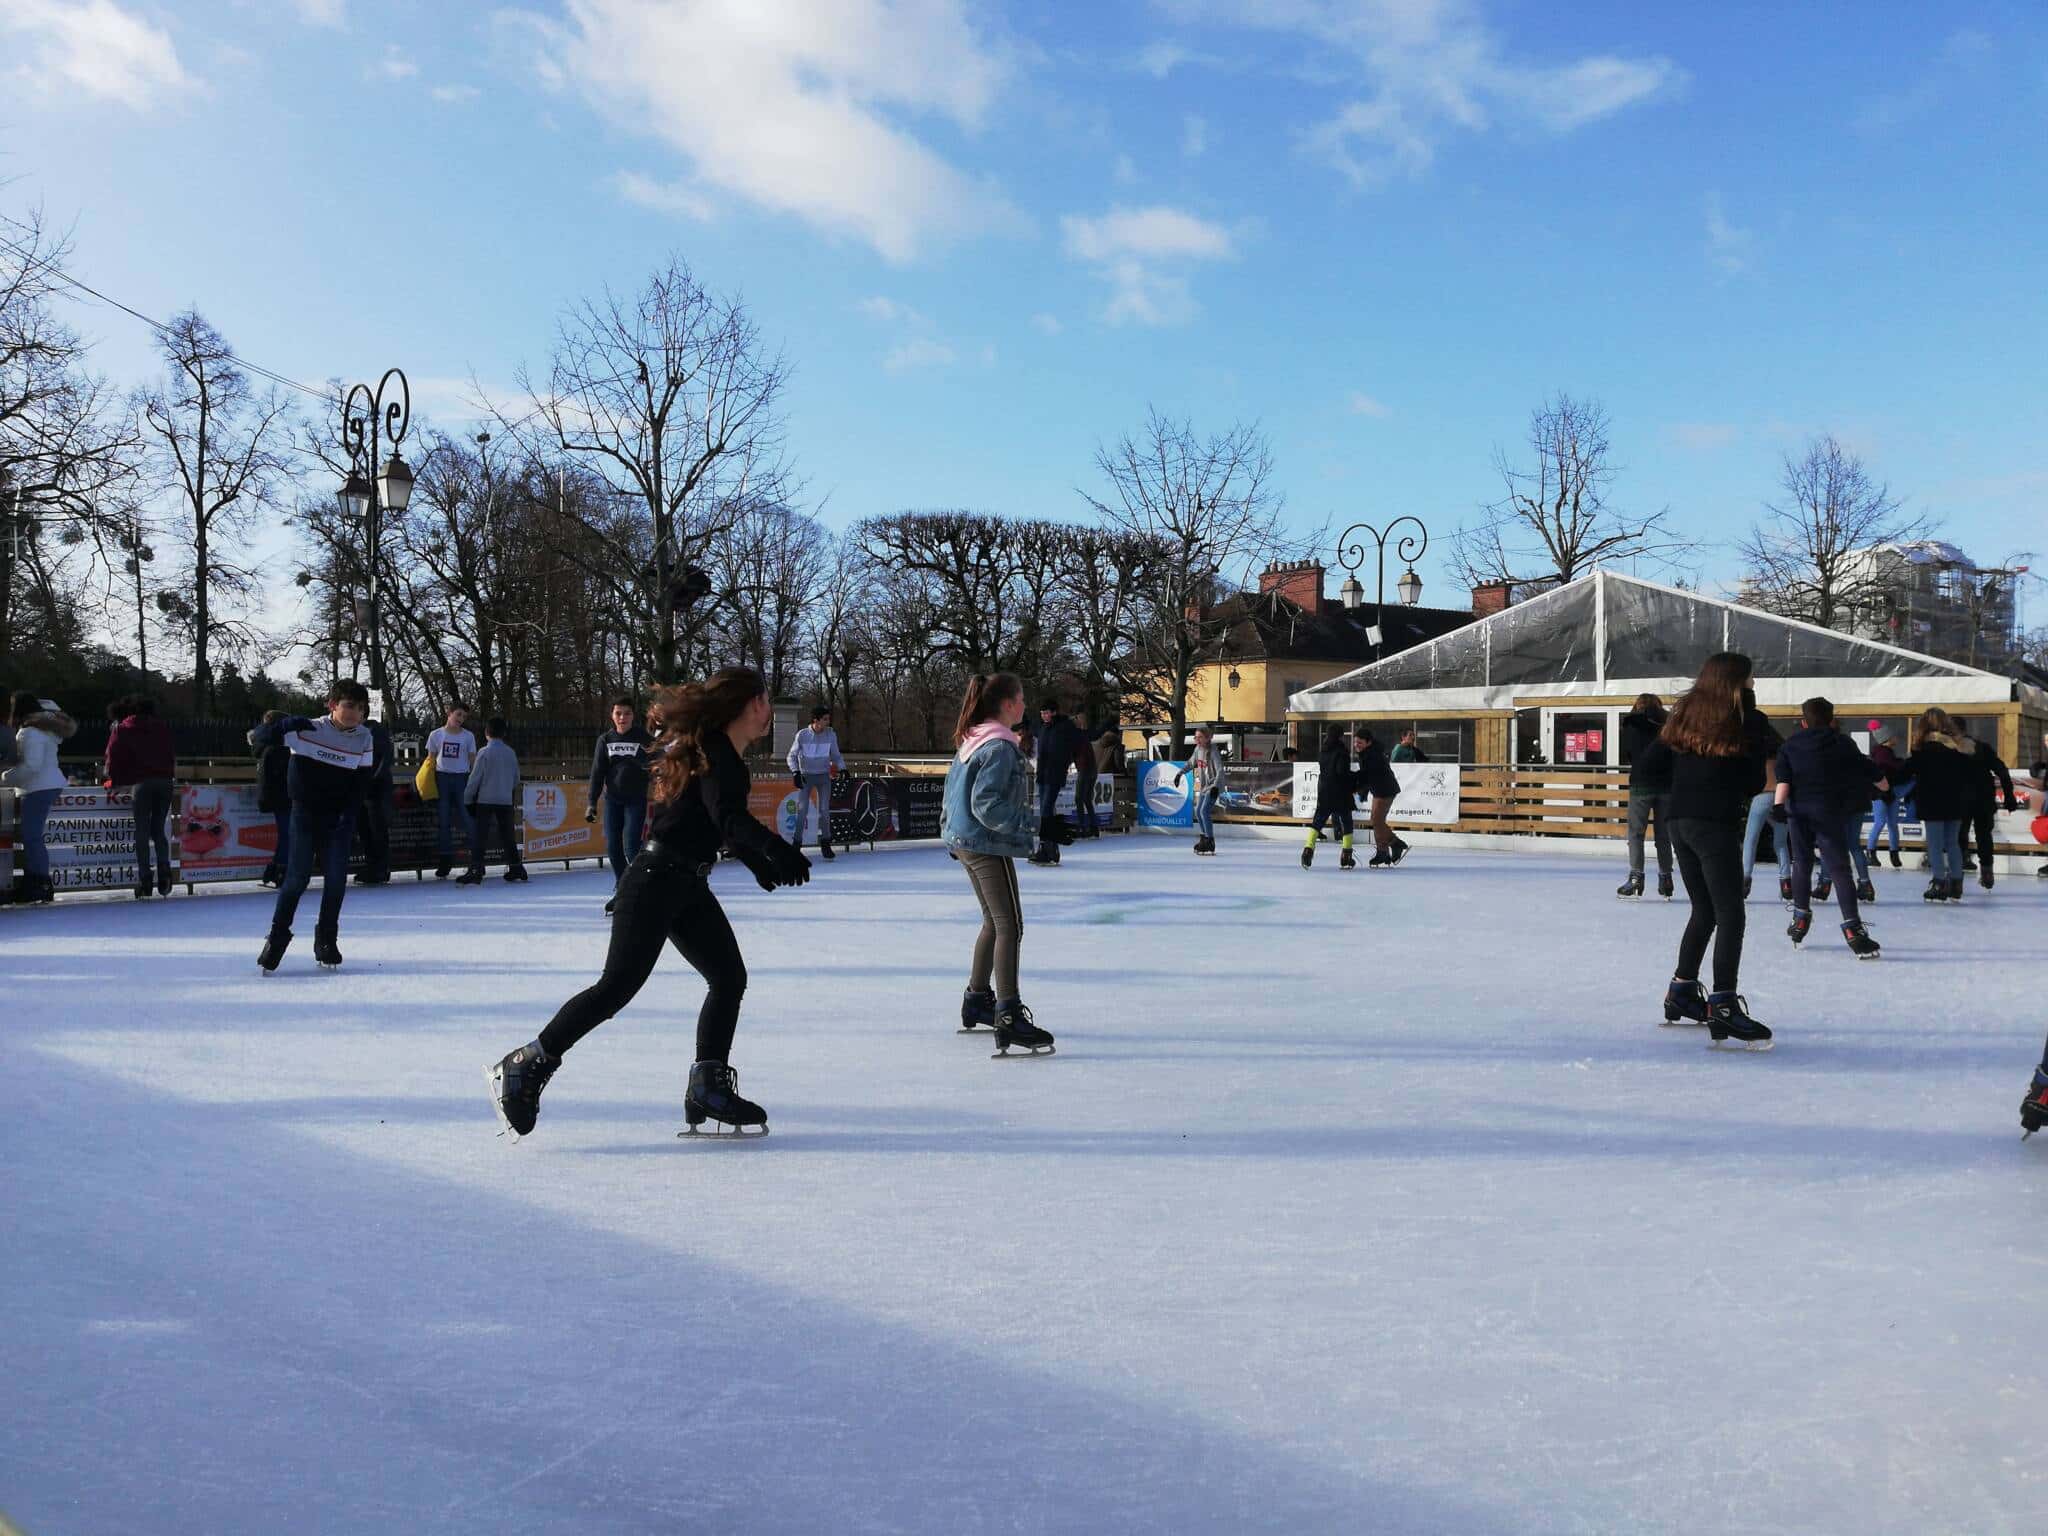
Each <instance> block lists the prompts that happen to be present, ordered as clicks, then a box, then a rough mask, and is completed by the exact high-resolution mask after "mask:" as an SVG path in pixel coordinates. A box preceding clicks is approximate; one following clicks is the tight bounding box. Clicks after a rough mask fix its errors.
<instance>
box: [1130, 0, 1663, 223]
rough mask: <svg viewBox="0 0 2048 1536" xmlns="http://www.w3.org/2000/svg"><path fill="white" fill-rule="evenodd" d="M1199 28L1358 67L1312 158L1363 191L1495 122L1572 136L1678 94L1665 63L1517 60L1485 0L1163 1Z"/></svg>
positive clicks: (1320, 130)
mask: <svg viewBox="0 0 2048 1536" xmlns="http://www.w3.org/2000/svg"><path fill="white" fill-rule="evenodd" d="M1164 3H1165V4H1166V6H1167V8H1168V9H1169V10H1170V11H1172V12H1174V13H1175V14H1177V15H1180V16H1182V17H1185V18H1186V19H1189V20H1205V21H1210V22H1216V23H1221V24H1223V25H1235V26H1241V27H1249V28H1258V29H1262V30H1268V31H1279V32H1286V33H1291V34H1295V35H1297V36H1301V37H1305V38H1307V39H1309V40H1310V41H1312V42H1314V43H1316V44H1317V45H1319V46H1320V47H1322V48H1324V49H1328V50H1331V52H1332V55H1333V56H1334V57H1335V58H1336V59H1338V60H1340V61H1347V62H1348V63H1349V65H1350V69H1349V71H1348V74H1349V78H1351V79H1352V80H1354V81H1355V82H1356V84H1357V85H1358V86H1359V87H1361V88H1362V90H1361V93H1360V94H1358V95H1356V96H1354V97H1353V98H1352V99H1351V100H1349V101H1346V102H1344V103H1342V104H1341V105H1340V106H1339V107H1338V108H1337V110H1336V111H1335V112H1334V113H1333V114H1332V115H1331V116H1330V117H1329V118H1327V119H1326V120H1325V121H1323V122H1322V123H1320V124H1318V125H1317V126H1316V127H1315V128H1313V129H1311V130H1310V131H1309V133H1308V134H1307V135H1306V137H1305V139H1304V147H1305V148H1307V149H1308V150H1309V152H1311V153H1312V154H1315V155H1317V156H1319V157H1321V158H1323V159H1325V160H1328V161H1329V162H1330V163H1331V164H1332V165H1334V166H1336V167H1337V169H1338V170H1340V171H1342V172H1343V173H1344V175H1346V176H1347V177H1349V178H1350V179H1351V180H1352V181H1353V182H1354V183H1355V184H1357V185H1359V186H1362V187H1370V186H1377V185H1381V184H1383V183H1385V182H1387V181H1389V180H1392V179H1393V178H1395V177H1397V176H1416V175H1419V174H1421V173H1422V172H1423V171H1424V170H1426V169H1427V168H1428V167H1429V165H1430V163H1431V162H1432V161H1433V160H1434V158H1435V156H1436V151H1437V147H1438V145H1439V144H1441V143H1442V142H1443V141H1444V140H1445V139H1446V138H1449V137H1450V136H1452V135H1453V134H1456V133H1483V132H1485V131H1487V130H1488V129H1490V128H1492V127H1493V126H1494V124H1495V120H1496V118H1498V119H1500V120H1503V121H1505V122H1508V123H1511V124H1521V125H1525V126H1528V127H1533V128H1536V129H1540V130H1543V131H1546V132H1550V133H1568V132H1570V131H1571V130H1573V129H1575V128H1579V127H1582V126H1584V125H1585V124H1587V123H1590V122H1594V121H1597V120H1598V119H1600V118H1603V117H1608V116H1611V115H1612V114H1614V113H1616V112H1620V111H1623V110H1625V109H1626V108H1629V107H1632V106H1636V105H1638V104H1639V103H1642V102H1646V101H1650V100H1652V99H1654V98H1656V97H1658V96H1660V95H1663V94H1665V93H1667V92H1668V91H1670V90H1672V89H1674V88H1676V86H1677V85H1678V84H1679V83H1680V81H1681V80H1682V79H1683V73H1682V72H1681V71H1680V70H1679V68H1678V66H1677V65H1676V64H1674V63H1673V62H1672V61H1671V60H1670V59H1667V58H1664V57H1662V56H1661V55H1652V56H1650V57H1646V58H1624V57H1621V56H1619V55H1615V54H1604V53H1603V54H1591V55H1587V56H1585V57H1582V58H1578V59H1573V60H1570V61H1568V62H1566V63H1563V64H1555V65H1545V64H1532V63H1527V62H1524V61H1521V60H1518V59H1514V58H1511V57H1509V56H1508V53H1507V51H1506V48H1505V46H1504V45H1503V43H1502V41H1501V39H1500V38H1499V37H1498V36H1497V35H1496V34H1495V33H1494V31H1493V30H1492V29H1491V28H1490V27H1488V26H1487V25H1486V23H1485V22H1484V20H1483V19H1482V18H1481V16H1480V14H1479V4H1478V0H1164Z"/></svg>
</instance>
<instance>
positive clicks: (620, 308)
mask: <svg viewBox="0 0 2048 1536" xmlns="http://www.w3.org/2000/svg"><path fill="white" fill-rule="evenodd" d="M788 374H789V370H788V365H787V364H786V363H785V362H784V361H783V359H782V357H781V356H780V355H775V356H770V355H768V354H767V353H766V352H765V351H764V349H763V346H762V342H761V338H760V333H759V330H758V328H757V327H756V326H755V324H754V322H753V320H752V319H751V318H750V317H749V316H748V314H747V312H746V310H745V309H744V308H743V307H742V306H741V304H740V302H739V301H738V300H737V299H734V298H726V297H722V296H719V295H716V294H713V293H710V292H708V291H706V290H705V289H704V288H703V287H702V286H701V285H700V284H699V283H698V282H697V280H696V278H695V277H693V276H692V275H691V273H690V269H689V267H688V265H687V264H686V263H685V262H684V261H683V260H682V259H681V258H680V257H671V258H670V260H669V262H668V264H667V265H666V266H665V267H663V268H662V269H661V270H659V271H657V272H656V273H655V274H654V275H653V276H652V277H650V278H649V279H648V281H647V284H646V286H645V287H644V288H643V289H642V290H641V291H640V293H639V295H638V296H637V297H635V298H632V299H621V298H619V297H617V296H615V295H612V294H609V293H607V294H606V296H605V297H604V299H603V300H602V301H599V302H589V303H584V304H582V305H579V306H578V307H577V308H575V309H574V310H572V311H571V312H570V313H569V314H568V315H567V316H566V317H565V318H564V319H563V321H562V323H561V325H560V326H559V327H558V329H557V332H556V339H555V354H554V359H553V362H552V364H551V365H550V368H549V371H548V377H547V379H546V381H545V383H544V384H543V385H536V384H535V383H534V382H533V381H532V380H531V379H530V378H529V377H528V375H527V374H526V372H525V370H524V369H522V370H521V372H520V375H519V385H520V388H521V389H522V390H524V391H525V392H526V393H527V394H528V395H529V396H531V398H532V415H531V417H530V418H529V419H528V420H526V421H523V422H519V423H512V424H511V425H513V426H514V428H515V429H516V430H520V431H522V432H523V433H524V434H525V435H526V436H527V437H528V439H529V441H532V442H535V443H536V445H537V446H545V447H547V448H549V449H552V450H554V451H557V452H560V453H562V454H565V455H568V456H570V457H572V458H576V459H580V460H581V461H582V462H583V463H584V464H585V466H586V467H587V468H588V469H589V470H590V471H591V472H592V473H593V474H594V475H595V476H597V477H598V478H599V479H601V480H602V481H603V482H604V483H605V484H606V485H607V486H609V487H610V488H611V489H612V490H613V491H615V492H616V493H617V494H618V495H619V496H620V497H623V498H627V499H629V500H630V501H632V502H633V503H634V504H635V505H636V508H637V510H638V511H639V512H640V514H641V524H642V527H643V528H644V531H645V537H644V539H641V538H632V537H628V538H621V537H620V536H619V531H618V529H617V526H616V524H615V523H614V522H613V521H612V520H611V519H610V518H600V519H597V520H595V521H593V522H592V523H591V525H590V526H591V529H592V531H593V533H595V534H596V535H597V536H598V537H597V541H598V544H599V546H600V547H601V549H602V551H603V554H602V557H601V563H607V564H609V565H610V566H611V568H612V570H613V571H614V572H620V571H623V572H626V573H630V577H631V579H630V581H628V582H627V583H625V584H624V585H623V586H622V588H621V596H622V597H624V598H625V599H626V600H627V601H628V602H629V604H630V608H631V613H632V617H633V620H634V622H635V623H637V624H638V625H640V626H641V627H642V628H643V629H644V630H645V631H646V633H647V634H648V636H649V639H650V649H651V650H652V651H653V654H654V658H655V666H656V669H657V672H658V673H659V675H660V676H662V677H664V678H670V677H674V676H675V675H676V668H677V663H678V660H679V657H680V655H681V653H682V652H683V651H684V650H685V649H687V647H688V644H689V640H690V635H689V634H688V632H687V631H686V629H684V627H683V626H682V625H680V624H679V622H678V621H679V617H680V616H681V614H682V613H683V610H684V609H685V607H686V606H687V603H686V596H685V594H686V577H687V574H688V572H689V571H690V569H691V568H692V567H694V566H700V565H701V564H702V563H703V561H704V558H705V554H706V551H707V548H708V546H709V544H710V541H711V540H712V539H713V538H715V537H716V536H717V535H718V534H720V533H722V532H724V531H725V530H726V529H727V528H729V527H730V526H731V525H732V522H733V520H734V519H735V518H736V517H737V516H738V514H739V512H740V510H741V509H742V508H744V507H746V506H748V505H750V504H752V503H754V502H756V501H761V500H766V501H769V502H776V501H784V500H786V499H787V497H788V493H789V491H790V487H789V485H788V478H789V476H788V470H787V467H786V465H785V463H784V460H783V444H782V416H781V397H782V390H783V386H784V384H785V383H786V382H787V379H788Z"/></svg>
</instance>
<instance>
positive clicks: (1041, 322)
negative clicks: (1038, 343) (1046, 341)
mask: <svg viewBox="0 0 2048 1536" xmlns="http://www.w3.org/2000/svg"><path fill="white" fill-rule="evenodd" d="M1031 328H1032V329H1033V330H1035V331H1037V332H1039V334H1041V335H1044V336H1057V335H1059V333H1060V332H1061V331H1063V330H1065V329H1066V327H1065V326H1063V325H1061V324H1060V317H1059V316H1058V315H1053V314H1047V313H1046V312H1045V311H1044V310H1042V309H1041V310H1040V311H1039V312H1038V313H1037V314H1035V315H1033V316H1032V317H1031Z"/></svg>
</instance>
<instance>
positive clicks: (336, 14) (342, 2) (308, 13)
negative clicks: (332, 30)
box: [292, 0, 348, 27]
mask: <svg viewBox="0 0 2048 1536" xmlns="http://www.w3.org/2000/svg"><path fill="white" fill-rule="evenodd" d="M292 9H293V10H295V11H297V12H298V13H299V20H301V21H303V22H305V23H306V25H307V26H309V27H339V26H344V25H346V24H347V21H348V0H292Z"/></svg>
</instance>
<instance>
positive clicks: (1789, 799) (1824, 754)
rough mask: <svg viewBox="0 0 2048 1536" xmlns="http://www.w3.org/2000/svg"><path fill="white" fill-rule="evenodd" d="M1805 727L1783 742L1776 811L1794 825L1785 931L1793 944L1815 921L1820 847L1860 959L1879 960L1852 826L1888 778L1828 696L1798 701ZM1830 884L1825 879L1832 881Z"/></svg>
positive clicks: (1780, 818) (1845, 930) (1847, 933)
mask: <svg viewBox="0 0 2048 1536" xmlns="http://www.w3.org/2000/svg"><path fill="white" fill-rule="evenodd" d="M1799 722H1800V727H1801V728H1800V729H1799V730H1797V731H1795V732H1793V734H1792V736H1791V737H1790V739H1788V740H1787V741H1786V743H1785V744H1784V745H1783V746H1782V747H1780V748H1779V749H1778V769H1777V777H1778V789H1777V804H1776V805H1775V806H1774V807H1773V810H1772V815H1773V817H1774V819H1776V820H1778V821H1779V822H1780V823H1781V824H1785V825H1787V827H1788V829H1789V833H1790V835H1789V837H1788V839H1787V840H1788V841H1789V842H1790V843H1791V845H1792V893H1793V895H1792V899H1793V909H1792V925H1791V926H1790V927H1789V928H1787V929H1786V930H1785V931H1786V933H1787V934H1788V935H1789V936H1790V937H1791V940H1792V942H1793V943H1794V944H1800V943H1803V942H1804V941H1805V939H1806V934H1807V931H1808V930H1809V929H1810V928H1812V926H1813V909H1812V904H1813V897H1812V894H1811V893H1812V892H1813V890H1814V889H1815V887H1814V884H1813V855H1814V849H1815V847H1816V846H1818V848H1819V849H1820V857H1821V864H1822V867H1823V868H1824V869H1825V870H1826V871H1827V877H1826V884H1832V885H1833V886H1834V890H1835V900H1836V901H1837V902H1838V903H1839V904H1840V906H1841V909H1842V937H1843V939H1845V940H1846V941H1847V942H1848V945H1849V948H1850V949H1851V950H1853V951H1854V952H1855V955H1856V958H1857V959H1859V960H1875V959H1876V958H1877V957H1878V955H1879V953H1880V950H1879V948H1878V943H1877V940H1875V939H1873V938H1872V937H1871V936H1870V934H1869V932H1868V931H1867V930H1866V929H1865V928H1864V926H1863V919H1862V914H1861V913H1860V912H1859V911H1858V909H1857V906H1856V897H1857V889H1856V883H1855V878H1854V876H1853V874H1852V873H1851V865H1850V862H1849V843H1850V841H1852V840H1853V839H1854V837H1855V832H1854V831H1852V830H1850V829H1851V828H1853V827H1854V826H1855V825H1856V823H1855V821H1854V819H1853V818H1857V817H1860V816H1861V815H1862V813H1863V808H1864V807H1865V806H1867V805H1869V804H1870V791H1871V787H1872V785H1873V784H1877V783H1880V782H1881V779H1880V776H1879V774H1878V772H1877V769H1876V768H1875V767H1874V766H1873V765H1872V764H1871V761H1870V759H1869V758H1867V757H1865V756H1864V755H1863V754H1862V753H1861V752H1859V751H1857V750H1856V744H1855V743H1854V742H1852V741H1851V740H1849V738H1848V737H1846V736H1844V735H1843V734H1842V733H1841V732H1840V731H1838V730H1836V729H1835V706H1834V705H1833V704H1831V703H1829V702H1828V701H1827V700H1826V699H1823V698H1812V699H1808V700H1807V701H1806V702H1805V703H1804V704H1802V705H1800V706H1799ZM1826 884H1823V886H1822V887H1821V889H1822V890H1825V889H1826Z"/></svg>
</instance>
